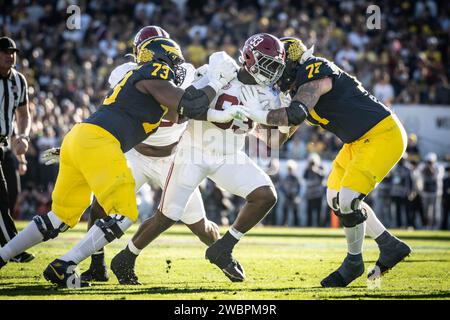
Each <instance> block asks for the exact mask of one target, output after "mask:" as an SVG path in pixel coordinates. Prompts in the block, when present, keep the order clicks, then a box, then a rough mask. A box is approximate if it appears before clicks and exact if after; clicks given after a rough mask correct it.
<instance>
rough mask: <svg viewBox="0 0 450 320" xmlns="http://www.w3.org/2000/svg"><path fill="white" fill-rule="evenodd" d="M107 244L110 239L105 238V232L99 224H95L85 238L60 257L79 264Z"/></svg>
mask: <svg viewBox="0 0 450 320" xmlns="http://www.w3.org/2000/svg"><path fill="white" fill-rule="evenodd" d="M107 244H108V241H107V240H106V239H105V234H104V232H103V231H102V230H101V229H100V228H99V227H98V226H96V225H94V226H92V228H90V229H89V231H88V232H87V233H86V235H85V236H84V237H83V239H81V240H80V241H79V242H78V243H77V244H76V245H75V246H74V247H73V248H72V249H70V250H69V252H67V253H66V254H65V255H63V256H62V257H61V258H60V259H61V260H63V261H73V262H75V263H76V264H79V263H80V262H81V261H83V260H84V259H86V258H87V257H89V256H90V255H92V254H93V253H94V252H96V251H98V250H99V249H101V248H103V247H104V246H106V245H107Z"/></svg>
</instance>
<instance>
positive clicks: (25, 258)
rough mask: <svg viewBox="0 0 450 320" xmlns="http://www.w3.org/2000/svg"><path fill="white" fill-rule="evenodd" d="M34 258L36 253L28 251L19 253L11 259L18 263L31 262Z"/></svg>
mask: <svg viewBox="0 0 450 320" xmlns="http://www.w3.org/2000/svg"><path fill="white" fill-rule="evenodd" d="M34 258H36V257H35V256H34V254H32V253H28V252H22V253H21V254H18V255H17V256H15V257H14V258H12V259H11V260H9V261H11V262H17V263H26V262H30V261H32V260H34Z"/></svg>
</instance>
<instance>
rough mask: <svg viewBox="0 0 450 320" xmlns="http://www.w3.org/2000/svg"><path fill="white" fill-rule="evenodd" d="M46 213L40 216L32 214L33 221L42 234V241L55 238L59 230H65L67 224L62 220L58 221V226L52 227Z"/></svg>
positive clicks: (67, 227)
mask: <svg viewBox="0 0 450 320" xmlns="http://www.w3.org/2000/svg"><path fill="white" fill-rule="evenodd" d="M48 215H49V213H46V214H44V215H41V216H34V217H33V221H34V223H35V224H36V226H37V228H38V230H39V232H40V233H41V234H42V236H43V237H44V239H43V240H42V241H47V240H50V239H54V238H56V237H57V236H58V235H59V234H60V233H61V232H65V231H67V229H69V226H68V225H67V224H65V223H64V222H60V223H59V226H58V227H54V226H53V223H52V221H51V219H50V217H49V216H48Z"/></svg>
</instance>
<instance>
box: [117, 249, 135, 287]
mask: <svg viewBox="0 0 450 320" xmlns="http://www.w3.org/2000/svg"><path fill="white" fill-rule="evenodd" d="M135 261H136V260H135V259H132V258H131V257H130V256H129V255H127V253H126V252H125V250H122V251H120V252H119V253H118V254H116V256H115V257H114V258H113V259H112V260H111V270H112V272H113V273H114V274H115V276H116V277H117V280H118V281H119V283H120V284H123V285H134V286H135V285H141V284H142V283H140V282H139V279H138V276H137V275H136V273H135V271H134V263H135Z"/></svg>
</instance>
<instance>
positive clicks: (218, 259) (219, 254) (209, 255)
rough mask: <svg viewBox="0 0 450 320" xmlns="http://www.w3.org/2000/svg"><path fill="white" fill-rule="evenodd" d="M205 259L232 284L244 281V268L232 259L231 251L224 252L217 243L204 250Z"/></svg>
mask: <svg viewBox="0 0 450 320" xmlns="http://www.w3.org/2000/svg"><path fill="white" fill-rule="evenodd" d="M205 258H206V259H208V260H209V262H211V263H212V264H215V265H216V266H218V267H219V269H220V270H222V272H223V273H224V274H225V275H226V276H227V277H228V279H230V280H231V281H232V282H242V281H244V280H245V271H244V268H242V266H241V265H240V264H239V262H238V261H237V260H236V259H234V258H233V256H232V254H231V250H225V249H224V248H223V247H221V246H220V243H219V241H216V242H215V243H214V244H212V245H211V246H210V247H209V248H208V249H206V253H205Z"/></svg>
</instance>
